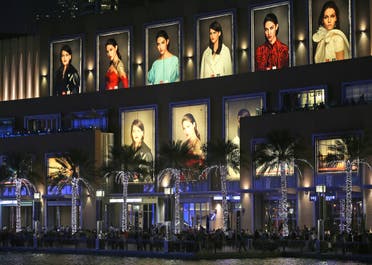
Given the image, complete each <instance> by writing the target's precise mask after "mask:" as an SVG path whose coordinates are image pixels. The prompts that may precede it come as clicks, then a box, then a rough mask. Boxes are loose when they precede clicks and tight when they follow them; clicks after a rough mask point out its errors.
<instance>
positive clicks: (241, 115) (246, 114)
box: [237, 109, 251, 137]
mask: <svg viewBox="0 0 372 265" xmlns="http://www.w3.org/2000/svg"><path fill="white" fill-rule="evenodd" d="M237 116H238V128H237V130H238V136H239V137H240V118H244V117H249V116H251V113H250V112H249V110H247V109H240V110H239V111H238V115H237Z"/></svg>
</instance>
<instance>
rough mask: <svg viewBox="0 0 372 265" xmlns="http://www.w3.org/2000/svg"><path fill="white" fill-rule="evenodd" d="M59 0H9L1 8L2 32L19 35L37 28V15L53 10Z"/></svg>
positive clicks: (0, 31)
mask: <svg viewBox="0 0 372 265" xmlns="http://www.w3.org/2000/svg"><path fill="white" fill-rule="evenodd" d="M56 1H57V0H9V1H7V3H6V4H5V3H3V6H2V7H1V9H0V34H2V35H6V34H10V35H17V34H26V33H32V32H34V30H35V15H36V14H37V13H40V12H42V13H47V12H50V11H52V10H53V8H54V7H55V3H56Z"/></svg>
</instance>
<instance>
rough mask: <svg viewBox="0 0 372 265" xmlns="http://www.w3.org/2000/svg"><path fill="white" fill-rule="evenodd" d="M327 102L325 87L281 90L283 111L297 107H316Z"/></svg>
mask: <svg viewBox="0 0 372 265" xmlns="http://www.w3.org/2000/svg"><path fill="white" fill-rule="evenodd" d="M325 103H326V91H325V89H324V88H313V87H312V88H302V89H291V90H286V91H283V92H281V108H282V110H283V111H294V110H297V109H310V110H312V109H316V108H319V107H322V106H324V104H325Z"/></svg>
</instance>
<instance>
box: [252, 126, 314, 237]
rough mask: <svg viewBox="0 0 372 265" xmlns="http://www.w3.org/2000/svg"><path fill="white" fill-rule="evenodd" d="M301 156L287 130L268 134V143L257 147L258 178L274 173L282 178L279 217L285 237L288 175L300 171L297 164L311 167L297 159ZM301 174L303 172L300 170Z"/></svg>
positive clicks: (286, 230)
mask: <svg viewBox="0 0 372 265" xmlns="http://www.w3.org/2000/svg"><path fill="white" fill-rule="evenodd" d="M299 154H300V146H299V141H298V139H296V138H294V137H293V136H291V134H290V133H289V132H288V131H286V130H274V131H271V132H269V133H268V134H267V137H266V142H264V143H262V144H259V145H257V146H256V150H255V151H254V158H253V160H254V162H255V165H256V177H259V176H264V175H265V174H267V173H269V172H274V174H275V175H276V176H278V175H279V176H280V193H281V199H280V201H279V217H280V218H281V220H282V221H283V231H282V232H283V236H288V233H289V231H288V209H287V205H288V204H287V175H288V174H289V173H291V171H292V170H293V169H294V168H297V169H299V167H298V164H297V162H304V163H306V164H307V165H309V166H310V167H312V166H311V165H310V163H308V162H307V160H305V159H299V158H297V157H298V156H299ZM298 172H299V173H300V174H301V171H300V170H298Z"/></svg>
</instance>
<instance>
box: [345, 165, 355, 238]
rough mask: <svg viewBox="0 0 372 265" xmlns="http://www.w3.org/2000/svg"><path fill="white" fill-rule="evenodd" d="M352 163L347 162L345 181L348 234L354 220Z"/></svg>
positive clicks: (346, 227) (346, 226)
mask: <svg viewBox="0 0 372 265" xmlns="http://www.w3.org/2000/svg"><path fill="white" fill-rule="evenodd" d="M351 170H352V169H351V162H350V160H347V161H346V179H345V190H346V199H345V221H346V224H345V229H346V232H347V233H350V232H351V219H352V210H353V201H352V185H353V183H352V182H353V179H352V172H351Z"/></svg>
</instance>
